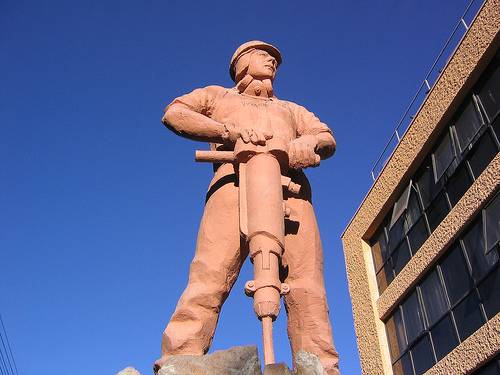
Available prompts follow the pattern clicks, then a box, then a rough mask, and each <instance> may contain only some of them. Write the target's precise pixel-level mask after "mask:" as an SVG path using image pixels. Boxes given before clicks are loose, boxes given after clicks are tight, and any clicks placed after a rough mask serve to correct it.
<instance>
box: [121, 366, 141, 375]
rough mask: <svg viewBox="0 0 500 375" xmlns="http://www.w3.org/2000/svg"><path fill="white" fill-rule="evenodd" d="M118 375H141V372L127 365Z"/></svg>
mask: <svg viewBox="0 0 500 375" xmlns="http://www.w3.org/2000/svg"><path fill="white" fill-rule="evenodd" d="M116 375H141V373H140V372H139V371H137V370H136V369H135V368H133V367H126V368H124V369H123V370H121V371H120V372H118V373H117V374H116Z"/></svg>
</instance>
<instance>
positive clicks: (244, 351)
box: [158, 346, 261, 375]
mask: <svg viewBox="0 0 500 375" xmlns="http://www.w3.org/2000/svg"><path fill="white" fill-rule="evenodd" d="M158 374H159V375H214V374H217V375H261V368H260V363H259V356H258V354H257V348H256V347H255V346H236V347H234V348H231V349H228V350H223V351H217V352H214V353H212V354H208V355H204V356H192V355H176V356H172V357H170V358H169V359H168V360H167V362H166V363H165V365H163V367H162V368H161V369H160V371H159V372H158Z"/></svg>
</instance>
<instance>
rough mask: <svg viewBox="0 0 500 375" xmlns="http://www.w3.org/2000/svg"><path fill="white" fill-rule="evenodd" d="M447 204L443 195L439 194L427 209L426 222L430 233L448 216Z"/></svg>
mask: <svg viewBox="0 0 500 375" xmlns="http://www.w3.org/2000/svg"><path fill="white" fill-rule="evenodd" d="M449 210H450V209H449V208H448V202H447V201H446V197H445V195H444V194H440V195H439V196H438V197H437V198H436V199H434V201H433V202H432V203H431V205H430V206H429V207H428V208H427V211H426V214H427V221H428V222H429V227H430V229H431V232H433V231H434V229H436V228H437V226H438V225H439V224H440V223H441V221H443V219H444V218H445V217H446V215H448V212H449Z"/></svg>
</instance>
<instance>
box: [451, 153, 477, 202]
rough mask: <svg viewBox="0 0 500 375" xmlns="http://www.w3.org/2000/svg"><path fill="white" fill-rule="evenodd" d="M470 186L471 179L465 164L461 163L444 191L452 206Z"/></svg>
mask: <svg viewBox="0 0 500 375" xmlns="http://www.w3.org/2000/svg"><path fill="white" fill-rule="evenodd" d="M471 185H472V178H471V177H470V175H469V171H468V170H467V165H466V163H462V165H461V166H460V168H458V169H457V170H456V171H455V173H454V174H453V176H452V177H451V178H450V179H449V180H448V183H447V184H446V191H447V192H448V198H450V203H451V205H452V206H455V205H456V204H457V202H458V201H459V200H460V198H462V197H463V195H464V194H465V192H466V191H467V189H469V187H470V186H471Z"/></svg>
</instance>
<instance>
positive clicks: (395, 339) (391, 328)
mask: <svg viewBox="0 0 500 375" xmlns="http://www.w3.org/2000/svg"><path fill="white" fill-rule="evenodd" d="M385 327H386V330H387V336H388V337H389V343H390V345H389V351H390V352H391V358H393V360H395V359H397V358H399V356H400V355H401V353H403V352H404V351H405V350H406V335H405V329H404V326H403V319H402V318H401V311H400V310H399V308H398V309H396V311H395V312H394V314H393V315H392V317H391V318H390V319H389V320H388V321H387V324H386V326H385Z"/></svg>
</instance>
